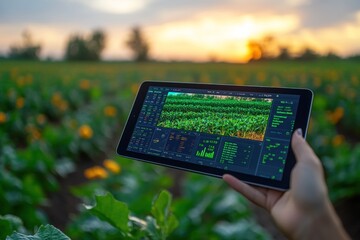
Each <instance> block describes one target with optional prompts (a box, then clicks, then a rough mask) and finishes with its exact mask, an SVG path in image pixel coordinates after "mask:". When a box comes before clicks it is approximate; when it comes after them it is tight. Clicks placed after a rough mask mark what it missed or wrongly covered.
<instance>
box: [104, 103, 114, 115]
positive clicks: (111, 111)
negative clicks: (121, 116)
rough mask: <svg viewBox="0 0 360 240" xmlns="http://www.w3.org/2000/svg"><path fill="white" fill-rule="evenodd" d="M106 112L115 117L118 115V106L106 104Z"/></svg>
mask: <svg viewBox="0 0 360 240" xmlns="http://www.w3.org/2000/svg"><path fill="white" fill-rule="evenodd" d="M104 114H105V116H107V117H115V116H116V108H115V107H113V106H106V107H105V108H104Z"/></svg>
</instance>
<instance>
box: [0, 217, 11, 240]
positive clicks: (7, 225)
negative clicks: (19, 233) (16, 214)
mask: <svg viewBox="0 0 360 240" xmlns="http://www.w3.org/2000/svg"><path fill="white" fill-rule="evenodd" d="M0 229H1V231H0V239H5V237H6V236H7V235H9V234H11V233H12V232H13V231H14V229H13V227H12V224H11V222H10V220H9V219H6V218H4V217H2V216H0Z"/></svg>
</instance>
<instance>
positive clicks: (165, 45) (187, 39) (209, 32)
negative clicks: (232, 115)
mask: <svg viewBox="0 0 360 240" xmlns="http://www.w3.org/2000/svg"><path fill="white" fill-rule="evenodd" d="M298 24H299V20H298V18H297V17H295V16H293V15H287V16H269V17H262V18H259V17H255V16H251V15H248V16H241V17H239V16H232V17H231V16H228V17H222V18H209V17H201V18H198V19H193V20H188V21H179V22H172V23H166V24H162V25H158V26H153V27H150V29H149V32H151V36H152V39H153V40H154V42H157V43H158V44H157V46H158V48H154V53H155V54H156V55H158V56H163V55H162V54H161V53H163V52H166V53H167V55H168V56H172V55H174V56H175V55H183V56H184V57H187V58H191V59H194V58H200V59H199V60H206V58H208V57H209V55H217V56H221V59H219V60H225V59H226V60H228V61H233V62H246V61H247V60H248V57H249V54H248V49H247V42H248V41H249V40H250V39H259V38H261V37H263V36H265V35H267V34H270V33H271V34H280V33H286V32H289V31H291V30H294V29H295V28H296V27H297V26H298ZM157 46H155V47H157ZM185 46H186V47H185ZM195 55H196V56H195ZM199 56H202V57H199ZM163 57H164V56H163Z"/></svg>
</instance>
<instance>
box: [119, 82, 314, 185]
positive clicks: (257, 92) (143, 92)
mask: <svg viewBox="0 0 360 240" xmlns="http://www.w3.org/2000/svg"><path fill="white" fill-rule="evenodd" d="M312 99H313V94H312V92H311V91H310V90H308V89H293V88H269V87H255V86H233V85H213V84H194V83H173V82H144V83H143V84H142V85H141V87H140V89H139V92H138V95H137V97H136V100H135V102H134V105H133V108H132V110H131V113H130V115H129V118H128V121H127V123H126V126H125V128H124V131H123V134H122V137H121V139H120V142H119V146H118V149H117V152H118V154H120V155H123V156H126V157H130V158H134V159H138V160H141V161H145V162H150V163H155V164H159V165H164V166H168V167H173V168H178V169H183V170H187V171H192V172H198V173H202V174H206V175H211V176H215V177H221V176H222V175H224V174H226V173H228V174H231V175H233V176H235V177H237V178H238V179H241V180H243V181H245V182H248V183H251V184H254V185H259V186H264V187H268V188H274V189H279V190H286V189H288V188H289V179H290V173H291V169H292V168H293V166H294V164H295V158H294V154H293V152H292V150H291V148H290V141H291V136H292V132H293V131H294V129H297V128H301V129H302V130H303V133H306V130H307V125H308V120H309V116H310V110H311V104H312Z"/></svg>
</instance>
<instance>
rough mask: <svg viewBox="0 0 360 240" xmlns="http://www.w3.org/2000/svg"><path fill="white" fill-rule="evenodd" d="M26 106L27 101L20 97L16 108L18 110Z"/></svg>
mask: <svg viewBox="0 0 360 240" xmlns="http://www.w3.org/2000/svg"><path fill="white" fill-rule="evenodd" d="M24 104H25V99H24V98H23V97H19V98H18V99H16V107H17V108H22V107H24Z"/></svg>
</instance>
